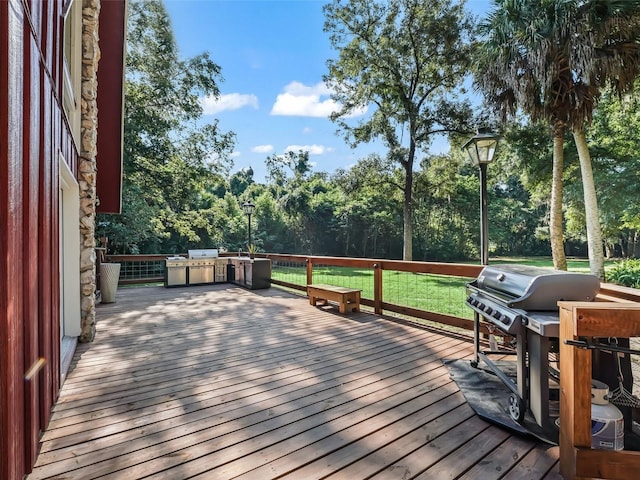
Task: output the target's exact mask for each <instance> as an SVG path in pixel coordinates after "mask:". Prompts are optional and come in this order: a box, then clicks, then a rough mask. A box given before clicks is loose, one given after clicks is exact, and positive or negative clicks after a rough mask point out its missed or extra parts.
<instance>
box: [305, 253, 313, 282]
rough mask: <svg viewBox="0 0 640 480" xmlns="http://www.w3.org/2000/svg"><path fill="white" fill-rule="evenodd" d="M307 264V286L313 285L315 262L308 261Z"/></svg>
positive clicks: (308, 259)
mask: <svg viewBox="0 0 640 480" xmlns="http://www.w3.org/2000/svg"><path fill="white" fill-rule="evenodd" d="M306 262H307V285H313V260H311V259H310V258H307V259H306Z"/></svg>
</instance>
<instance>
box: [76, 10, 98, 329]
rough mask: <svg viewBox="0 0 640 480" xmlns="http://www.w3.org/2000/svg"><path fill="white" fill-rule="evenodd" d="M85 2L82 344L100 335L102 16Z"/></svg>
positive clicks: (81, 170)
mask: <svg viewBox="0 0 640 480" xmlns="http://www.w3.org/2000/svg"><path fill="white" fill-rule="evenodd" d="M80 1H82V93H81V133H80V136H81V139H80V152H79V153H80V158H79V161H78V183H79V185H80V289H81V310H82V313H81V321H82V333H81V335H80V341H81V342H91V341H92V340H93V339H94V337H95V333H96V326H95V324H96V310H95V308H96V299H95V291H96V252H95V246H96V241H95V225H96V173H97V168H96V153H97V150H96V142H97V137H98V106H97V90H98V80H97V73H98V61H99V60H100V47H99V45H98V16H99V14H100V0H80Z"/></svg>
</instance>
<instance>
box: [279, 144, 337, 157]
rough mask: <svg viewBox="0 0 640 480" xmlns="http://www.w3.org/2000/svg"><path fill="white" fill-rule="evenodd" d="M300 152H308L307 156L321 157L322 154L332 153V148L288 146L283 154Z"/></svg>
mask: <svg viewBox="0 0 640 480" xmlns="http://www.w3.org/2000/svg"><path fill="white" fill-rule="evenodd" d="M300 150H302V151H303V152H309V155H322V154H323V153H329V152H333V148H331V147H325V146H324V145H289V146H288V147H286V148H285V149H284V151H285V152H294V153H298V152H299V151H300Z"/></svg>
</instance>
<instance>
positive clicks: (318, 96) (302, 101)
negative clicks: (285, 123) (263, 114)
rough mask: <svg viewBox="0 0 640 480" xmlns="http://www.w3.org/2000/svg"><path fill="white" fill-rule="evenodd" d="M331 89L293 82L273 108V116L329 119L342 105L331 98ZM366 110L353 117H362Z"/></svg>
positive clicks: (356, 113) (285, 88) (321, 85)
mask: <svg viewBox="0 0 640 480" xmlns="http://www.w3.org/2000/svg"><path fill="white" fill-rule="evenodd" d="M329 95H331V89H329V88H328V87H327V86H326V85H325V84H324V83H322V82H320V83H316V84H315V85H313V86H307V85H304V84H303V83H300V82H291V83H289V84H288V85H287V86H285V87H284V92H283V93H280V94H279V95H278V96H277V98H276V102H275V103H274V104H273V107H272V108H271V115H286V116H298V117H328V116H329V115H331V113H333V112H335V111H337V110H339V109H340V105H339V104H338V103H336V102H335V101H333V100H332V99H331V98H329ZM364 112H366V109H364V110H359V111H358V112H354V114H353V115H351V116H356V115H361V114H363V113H364Z"/></svg>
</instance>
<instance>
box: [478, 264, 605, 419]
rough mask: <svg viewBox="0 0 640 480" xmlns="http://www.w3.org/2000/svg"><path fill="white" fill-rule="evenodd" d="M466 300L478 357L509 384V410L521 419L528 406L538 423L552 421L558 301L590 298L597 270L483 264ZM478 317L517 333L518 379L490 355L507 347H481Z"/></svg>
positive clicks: (597, 283) (597, 284)
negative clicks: (551, 364) (552, 367)
mask: <svg viewBox="0 0 640 480" xmlns="http://www.w3.org/2000/svg"><path fill="white" fill-rule="evenodd" d="M467 288H468V293H469V294H468V296H467V300H466V304H467V305H468V306H469V307H470V308H472V309H473V311H474V320H475V321H474V324H475V328H474V345H475V359H474V360H473V362H472V364H473V365H474V366H478V364H479V362H480V361H481V360H482V361H484V363H486V364H487V366H489V367H490V368H491V370H492V371H493V372H494V373H495V374H496V375H497V376H498V377H499V378H500V379H501V380H502V382H503V383H504V384H505V385H506V386H507V387H508V388H509V389H510V391H511V392H512V394H511V395H510V397H509V413H510V415H511V417H512V418H513V419H514V420H516V421H518V422H521V421H522V420H523V418H524V414H525V410H526V409H527V407H528V409H529V410H530V411H531V413H532V414H533V416H534V418H535V420H536V422H537V423H538V425H540V426H543V427H544V426H546V425H545V424H546V423H548V422H549V380H550V377H549V352H550V350H552V349H553V347H555V345H556V344H557V337H558V336H559V325H560V320H559V314H558V305H557V304H558V302H559V301H561V300H566V301H592V300H594V299H595V297H596V295H597V293H598V291H599V290H600V281H599V279H598V278H597V277H596V276H594V275H586V274H580V273H571V272H565V271H559V270H551V269H546V268H537V267H530V266H527V265H495V266H493V265H492V266H487V267H485V268H484V269H483V270H482V272H480V275H479V276H478V278H477V279H476V280H474V281H473V282H471V283H469V284H468V285H467ZM480 318H482V319H483V320H484V321H485V322H488V323H489V324H490V327H492V328H497V329H498V330H499V331H501V332H504V333H506V334H509V335H512V336H514V337H515V339H516V352H515V353H516V355H517V362H516V372H517V374H516V381H515V382H514V381H513V380H512V378H511V377H509V376H508V375H506V374H505V373H504V372H503V371H502V370H500V368H498V367H497V365H496V364H495V363H494V362H493V361H491V360H490V359H489V358H488V355H489V354H492V353H500V354H504V353H505V352H503V351H485V352H483V351H481V350H480Z"/></svg>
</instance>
